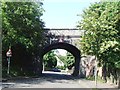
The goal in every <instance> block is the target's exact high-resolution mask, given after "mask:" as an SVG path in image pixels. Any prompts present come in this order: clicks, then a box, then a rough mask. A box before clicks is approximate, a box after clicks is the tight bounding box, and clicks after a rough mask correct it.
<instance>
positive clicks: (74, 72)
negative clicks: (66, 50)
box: [72, 54, 80, 76]
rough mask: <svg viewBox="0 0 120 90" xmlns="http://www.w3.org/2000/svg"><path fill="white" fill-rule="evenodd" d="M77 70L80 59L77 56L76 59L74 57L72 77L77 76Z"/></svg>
mask: <svg viewBox="0 0 120 90" xmlns="http://www.w3.org/2000/svg"><path fill="white" fill-rule="evenodd" d="M79 55H80V54H79ZM79 68H80V57H79V56H77V57H75V69H74V71H73V74H72V75H73V76H78V75H79Z"/></svg>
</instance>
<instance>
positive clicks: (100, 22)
mask: <svg viewBox="0 0 120 90" xmlns="http://www.w3.org/2000/svg"><path fill="white" fill-rule="evenodd" d="M119 7H120V2H99V3H94V4H91V6H90V7H89V8H88V9H86V10H84V11H83V14H82V18H83V19H82V21H81V22H79V25H78V26H79V27H80V29H82V30H85V35H84V36H83V37H82V42H83V45H82V49H83V51H84V53H86V54H91V55H95V56H97V58H98V60H99V62H100V63H101V64H102V65H103V66H105V68H106V70H108V69H109V68H110V67H111V65H112V69H113V70H111V71H114V69H115V70H117V69H119V70H120V68H119V67H120V64H119V63H120V62H119V60H120V8H119Z"/></svg>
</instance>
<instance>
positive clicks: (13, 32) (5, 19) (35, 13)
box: [2, 2, 44, 71]
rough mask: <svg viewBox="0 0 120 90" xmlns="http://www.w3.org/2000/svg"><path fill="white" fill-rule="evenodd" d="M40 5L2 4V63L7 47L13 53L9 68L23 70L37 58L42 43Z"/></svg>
mask: <svg viewBox="0 0 120 90" xmlns="http://www.w3.org/2000/svg"><path fill="white" fill-rule="evenodd" d="M42 4H43V3H42V2H39V3H38V2H37V3H36V2H2V33H3V35H2V46H3V47H2V50H3V51H2V55H3V62H5V61H6V60H4V58H5V57H6V51H7V50H8V48H9V46H10V47H11V48H12V52H13V57H12V62H11V63H12V65H11V66H16V67H17V66H18V67H20V68H23V67H24V69H25V68H26V67H25V66H26V65H29V64H30V63H29V62H31V61H32V62H35V61H34V60H33V59H34V58H36V57H38V56H39V51H40V46H41V45H42V44H43V41H44V38H42V37H43V36H42V34H43V33H44V31H43V27H44V22H43V21H42V19H41V16H42V15H43V11H44V10H43V8H42ZM28 60H29V61H28ZM13 62H14V63H13ZM3 66H4V64H3ZM27 71H28V70H27Z"/></svg>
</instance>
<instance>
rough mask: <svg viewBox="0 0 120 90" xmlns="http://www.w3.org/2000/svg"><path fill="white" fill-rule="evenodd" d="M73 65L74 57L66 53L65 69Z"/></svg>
mask: <svg viewBox="0 0 120 90" xmlns="http://www.w3.org/2000/svg"><path fill="white" fill-rule="evenodd" d="M74 64H75V58H74V56H73V55H72V54H71V53H69V52H67V59H66V66H67V68H68V69H71V68H72V67H73V66H74Z"/></svg>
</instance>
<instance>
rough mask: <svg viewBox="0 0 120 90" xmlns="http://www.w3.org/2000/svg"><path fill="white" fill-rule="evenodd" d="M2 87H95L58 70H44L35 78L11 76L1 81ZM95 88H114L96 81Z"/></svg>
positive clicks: (92, 82) (91, 83) (87, 81)
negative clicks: (11, 77) (5, 80)
mask: <svg viewBox="0 0 120 90" xmlns="http://www.w3.org/2000/svg"><path fill="white" fill-rule="evenodd" d="M2 88H96V86H95V82H94V81H90V80H85V79H81V78H79V77H76V78H75V77H73V76H71V75H68V74H63V73H60V72H49V71H48V72H44V73H43V75H42V76H41V77H37V78H35V77H34V78H28V77H26V78H13V79H10V80H8V81H7V82H3V83H2ZM97 88H115V86H114V85H110V84H107V83H100V82H99V83H97Z"/></svg>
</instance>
